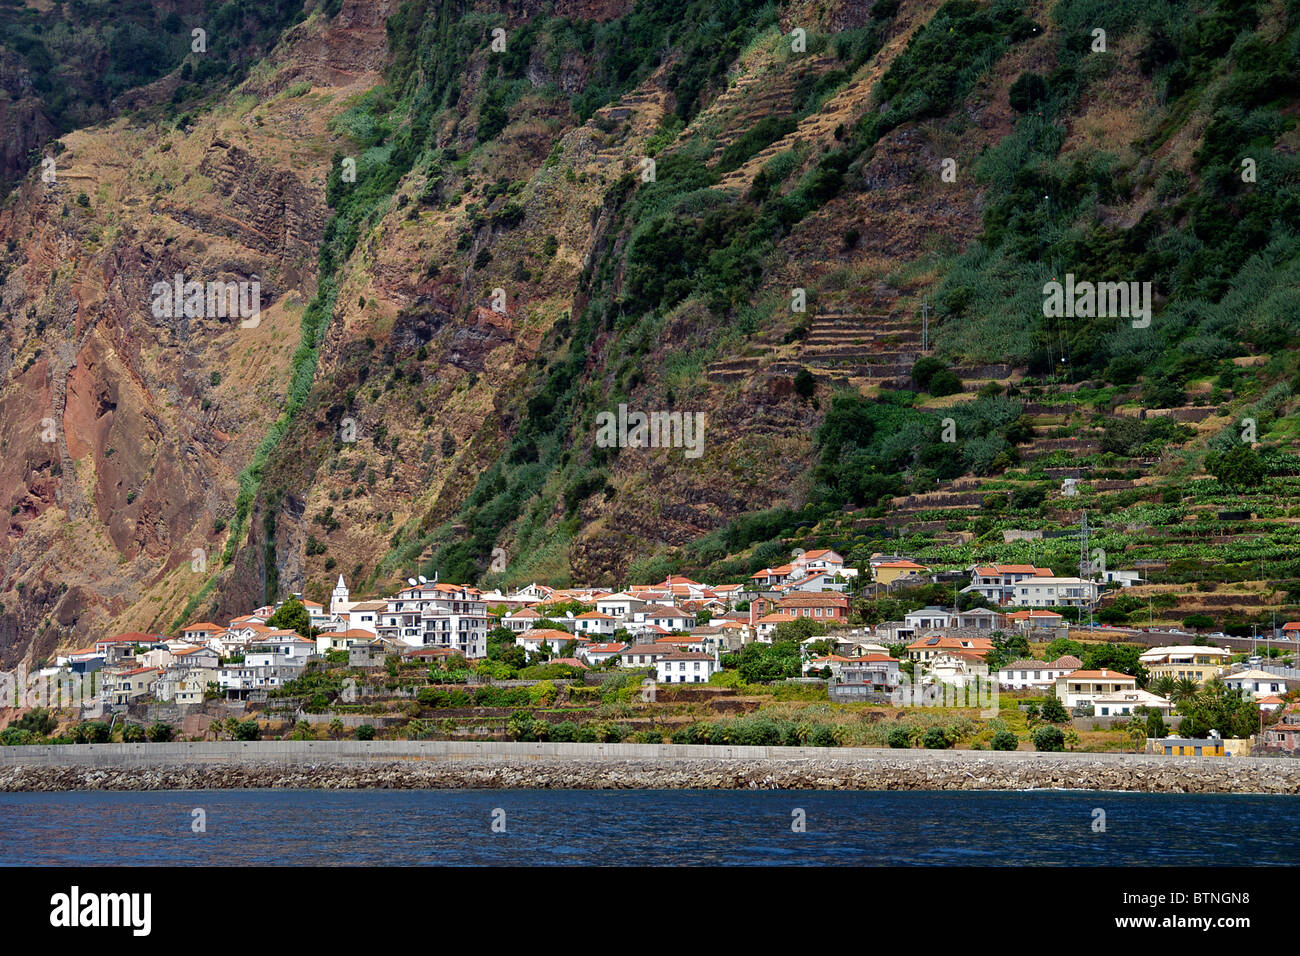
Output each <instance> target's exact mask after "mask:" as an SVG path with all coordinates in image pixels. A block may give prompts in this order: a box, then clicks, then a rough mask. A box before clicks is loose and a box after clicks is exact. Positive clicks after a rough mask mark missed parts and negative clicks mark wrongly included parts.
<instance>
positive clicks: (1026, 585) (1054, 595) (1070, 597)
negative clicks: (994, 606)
mask: <svg viewBox="0 0 1300 956" xmlns="http://www.w3.org/2000/svg"><path fill="white" fill-rule="evenodd" d="M1009 595H1010V596H1009V597H1008V598H1007V602H1006V603H1008V604H1014V605H1016V606H1017V607H1087V606H1088V605H1090V604H1094V603H1096V601H1097V582H1096V581H1088V580H1085V579H1084V578H1048V577H1032V578H1025V579H1024V580H1021V581H1017V582H1016V583H1015V584H1013V585H1012V586H1011V587H1010V588H1009Z"/></svg>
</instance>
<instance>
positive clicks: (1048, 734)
mask: <svg viewBox="0 0 1300 956" xmlns="http://www.w3.org/2000/svg"><path fill="white" fill-rule="evenodd" d="M1034 749H1035V750H1042V751H1050V752H1052V753H1059V752H1060V751H1063V750H1064V749H1065V734H1063V733H1062V732H1061V728H1060V727H1053V726H1052V725H1051V724H1047V725H1045V726H1042V727H1039V728H1038V729H1037V730H1035V731H1034Z"/></svg>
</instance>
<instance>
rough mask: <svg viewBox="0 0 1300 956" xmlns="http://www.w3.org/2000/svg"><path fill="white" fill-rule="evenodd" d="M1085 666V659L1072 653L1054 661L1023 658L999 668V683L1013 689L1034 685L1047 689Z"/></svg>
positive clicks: (1039, 688)
mask: <svg viewBox="0 0 1300 956" xmlns="http://www.w3.org/2000/svg"><path fill="white" fill-rule="evenodd" d="M1082 666H1083V661H1081V660H1079V658H1077V657H1075V656H1074V655H1072V654H1067V655H1065V656H1064V657H1058V658H1057V659H1056V660H1054V661H1035V660H1029V659H1027V658H1026V659H1022V660H1018V661H1012V662H1011V663H1010V664H1007V665H1005V666H1003V667H1000V668H999V669H998V685H999V686H1001V687H1006V688H1009V689H1011V690H1023V689H1025V688H1027V687H1032V688H1035V689H1038V690H1046V689H1047V688H1048V687H1052V686H1054V685H1055V684H1056V682H1057V681H1058V680H1059V679H1060V678H1062V677H1064V676H1065V675H1066V674H1072V673H1074V672H1075V671H1077V670H1078V669H1079V668H1080V667H1082Z"/></svg>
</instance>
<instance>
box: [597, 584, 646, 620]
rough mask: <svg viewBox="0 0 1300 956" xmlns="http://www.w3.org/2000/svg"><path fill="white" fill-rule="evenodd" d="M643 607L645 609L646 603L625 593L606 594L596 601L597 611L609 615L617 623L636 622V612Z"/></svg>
mask: <svg viewBox="0 0 1300 956" xmlns="http://www.w3.org/2000/svg"><path fill="white" fill-rule="evenodd" d="M643 607H645V601H640V600H637V599H636V598H634V597H633V596H632V595H630V594H628V593H627V592H625V591H618V592H615V593H614V594H606V595H605V596H604V597H602V598H599V599H597V601H596V610H597V611H599V612H600V613H601V614H607V615H609V616H610V617H612V618H613V619H614V620H616V621H632V620H634V619H635V618H634V615H635V614H636V612H637V611H639V610H641V609H642V608H643Z"/></svg>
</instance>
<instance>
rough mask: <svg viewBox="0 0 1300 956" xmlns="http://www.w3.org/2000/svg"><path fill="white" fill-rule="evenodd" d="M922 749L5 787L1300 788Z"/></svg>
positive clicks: (1065, 759)
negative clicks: (930, 754)
mask: <svg viewBox="0 0 1300 956" xmlns="http://www.w3.org/2000/svg"><path fill="white" fill-rule="evenodd" d="M925 756H926V755H921V754H917V753H915V752H913V753H912V754H904V755H898V756H893V755H890V754H889V752H888V751H882V752H881V754H880V756H871V757H867V758H863V757H855V758H852V759H837V758H836V757H834V756H831V755H826V756H824V757H821V756H819V757H816V758H788V759H786V758H765V759H746V758H729V759H708V758H706V759H690V758H686V759H673V760H648V759H632V760H620V759H611V758H608V757H605V758H599V757H590V758H584V757H551V758H546V757H541V758H538V757H532V758H523V759H520V758H515V759H510V758H506V759H491V760H488V759H474V758H472V757H471V758H469V759H457V760H420V759H416V760H411V759H398V760H383V759H378V760H371V761H367V762H363V763H354V762H339V761H329V760H321V761H320V762H318V763H317V762H312V763H306V762H301V761H284V762H276V761H255V762H245V761H239V760H231V761H223V762H191V763H185V762H178V763H169V764H162V763H160V764H158V765H155V766H122V767H113V766H104V765H98V766H94V765H90V766H84V765H47V766H39V765H9V766H0V792H55V791H73V790H214V789H215V790H229V789H323V790H340V789H341V790H357V789H652V790H662V789H732V790H736V789H739V790H744V789H790V790H806V789H816V790H1031V789H1078V790H1120V791H1135V792H1144V793H1253V794H1290V795H1300V761H1290V760H1269V761H1258V760H1251V761H1246V760H1233V759H1203V760H1179V761H1173V760H1170V761H1163V762H1155V763H1153V762H1150V761H1144V760H1134V761H1132V762H1130V763H1125V762H1118V761H1115V760H1112V759H1101V757H1099V758H1098V759H1089V758H1088V755H1084V754H1070V755H1030V754H1026V755H1024V758H1023V759H1017V758H1016V755H1006V756H1000V757H999V758H996V759H994V758H991V757H988V756H980V755H978V754H973V753H971V754H966V755H964V756H963V757H962V758H961V759H953V756H954V755H953V754H952V753H951V752H949V753H948V754H944V755H943V756H941V757H940V756H937V755H936V757H935V758H934V759H925Z"/></svg>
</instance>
